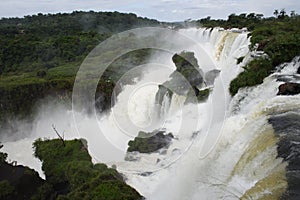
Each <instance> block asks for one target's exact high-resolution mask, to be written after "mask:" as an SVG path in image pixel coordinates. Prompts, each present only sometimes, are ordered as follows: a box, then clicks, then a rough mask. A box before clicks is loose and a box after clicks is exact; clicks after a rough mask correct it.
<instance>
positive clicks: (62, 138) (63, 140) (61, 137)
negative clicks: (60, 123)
mask: <svg viewBox="0 0 300 200" xmlns="http://www.w3.org/2000/svg"><path fill="white" fill-rule="evenodd" d="M52 128H53V130H54V131H55V133H56V135H57V136H58V137H59V139H60V140H61V141H62V143H63V145H64V147H65V146H66V144H65V139H64V133H63V136H61V135H60V134H59V132H58V131H57V130H56V128H55V126H54V124H52Z"/></svg>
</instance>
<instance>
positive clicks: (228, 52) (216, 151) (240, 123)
mask: <svg viewBox="0 0 300 200" xmlns="http://www.w3.org/2000/svg"><path fill="white" fill-rule="evenodd" d="M179 33H181V34H184V35H186V36H187V37H189V38H191V39H192V40H194V41H195V42H196V43H199V44H201V45H202V47H203V48H204V49H205V51H206V53H207V55H203V54H201V52H200V51H198V50H197V45H195V46H189V47H185V46H184V45H185V44H182V46H183V47H185V48H186V49H187V50H190V51H194V52H195V56H196V58H197V60H198V62H200V63H211V65H213V66H211V65H209V66H208V65H205V64H204V65H200V66H201V68H202V70H203V71H204V72H207V71H209V70H212V69H218V70H220V74H219V76H218V77H217V78H216V80H215V82H214V86H213V88H212V92H211V94H210V96H209V98H208V100H207V101H206V102H204V103H200V104H186V105H185V104H184V101H185V98H186V97H184V96H181V95H178V94H173V95H171V96H164V98H163V103H162V105H161V108H160V112H161V113H164V114H163V116H164V121H163V122H159V123H154V124H152V123H150V124H149V120H150V121H151V122H152V121H155V120H156V119H153V117H154V116H157V113H153V111H154V110H156V108H157V107H156V105H155V95H156V93H157V91H158V88H157V84H153V85H151V84H150V85H148V86H147V87H144V85H143V84H145V83H149V81H153V80H152V79H153V77H155V78H156V80H155V81H156V82H159V83H160V84H161V83H163V82H164V81H165V80H167V79H168V76H169V75H170V74H171V72H172V71H171V70H170V71H168V72H166V73H157V70H159V67H158V68H157V67H155V66H153V69H154V70H152V71H145V72H144V77H143V78H142V80H141V82H140V83H137V84H136V85H128V86H125V87H124V89H123V91H122V92H121V93H120V94H119V96H118V99H117V101H116V104H115V106H114V108H113V111H112V112H110V113H108V114H105V115H104V116H102V117H101V118H100V120H99V121H98V124H99V126H101V127H102V129H103V130H105V131H104V132H107V133H109V135H104V136H103V135H102V136H99V134H98V133H97V131H95V130H97V127H93V126H89V123H91V121H90V119H89V118H88V117H86V116H82V120H81V123H82V126H83V127H87V128H86V129H85V130H81V132H83V131H86V132H88V135H85V137H86V139H87V141H88V148H89V151H90V152H91V153H92V155H93V157H94V161H95V162H97V161H102V162H103V161H104V162H106V163H108V164H116V166H117V169H118V170H119V171H121V172H122V173H123V174H124V175H125V176H126V178H127V183H128V184H130V185H132V186H133V187H134V188H136V189H137V190H138V191H139V192H140V193H141V194H142V195H143V196H145V197H146V198H147V199H150V200H152V199H153V200H159V199H162V200H165V199H174V200H176V199H178V200H185V199H187V200H190V199H195V200H199V199H278V198H279V197H280V196H282V195H283V193H285V192H286V190H287V189H288V188H289V186H288V178H287V176H286V167H287V166H288V162H286V160H287V159H284V157H280V156H278V152H277V149H278V143H279V142H280V140H281V135H280V134H276V133H275V132H276V128H273V126H272V123H270V122H269V121H270V120H271V118H272V117H276V116H278V115H280V114H282V113H288V112H293V113H296V114H300V113H299V112H300V111H299V110H300V101H299V98H300V96H299V95H295V96H276V93H277V88H278V86H279V85H280V83H282V82H280V81H277V77H279V76H291V75H293V74H295V73H296V70H297V68H298V67H299V63H300V62H299V59H298V60H297V59H296V60H294V62H291V63H289V64H287V65H285V66H281V68H280V69H278V70H277V71H276V72H275V73H273V74H272V75H270V76H269V77H267V78H266V79H265V80H264V83H263V84H261V85H259V86H256V87H251V88H246V89H242V90H240V91H239V92H238V94H237V95H236V96H235V97H234V98H232V99H231V98H230V95H229V93H228V88H229V84H230V81H231V80H232V79H233V78H235V77H236V76H237V75H238V74H239V73H240V72H241V71H242V66H243V65H245V63H246V62H248V61H249V60H250V59H251V56H250V52H249V48H248V46H249V38H248V37H247V33H233V32H230V31H222V30H219V29H217V28H214V29H203V28H201V29H196V28H189V29H181V30H179ZM176 42H180V41H176ZM154 56H155V54H154ZM171 56H172V55H168V54H165V55H164V56H162V55H160V57H159V59H163V60H165V61H164V62H165V63H168V64H170V57H171ZM242 56H245V58H244V60H243V62H242V63H240V64H236V60H237V58H239V57H242ZM155 59H157V58H155V57H154V58H153V60H155ZM173 68H174V66H173ZM158 74H159V75H158ZM141 86H143V87H141ZM140 88H142V89H140ZM128 99H129V101H128ZM195 110H197V111H199V112H195ZM69 115H71V114H68V116H69ZM64 116H65V115H63V116H62V117H61V116H60V117H57V118H55V119H53V120H50V121H51V123H54V124H58V126H59V125H60V124H61V123H62V122H66V121H68V120H69V121H71V120H70V116H69V117H64ZM39 117H40V118H41V119H43V120H44V121H46V120H45V118H44V117H43V116H39ZM58 119H62V120H61V121H60V120H59V121H60V123H58V121H57V120H58ZM116 119H117V120H116ZM128 119H130V120H131V121H132V123H134V124H135V125H136V126H137V127H140V130H143V127H146V128H145V130H144V131H151V130H153V129H155V128H158V129H160V128H163V129H165V130H166V131H167V132H172V134H173V135H174V136H175V140H173V141H172V143H171V144H170V146H169V147H168V149H166V150H165V151H164V152H154V153H151V154H139V153H135V154H134V155H133V156H135V158H137V159H135V160H134V161H124V160H123V158H124V156H125V154H126V152H125V151H126V148H127V142H128V140H130V139H132V137H134V136H136V134H137V132H138V131H139V130H138V129H136V128H134V129H132V127H131V124H127V121H128ZM184 120H185V126H184V127H181V124H182V121H184ZM116 121H117V122H118V123H123V125H124V127H125V128H126V129H128V130H125V132H129V133H132V134H133V135H126V134H125V135H124V132H122V131H123V130H122V131H121V130H119V128H120V127H119V125H118V124H116ZM271 121H272V120H271ZM66 124H67V125H61V126H62V127H63V129H64V130H66V131H68V132H72V131H74V127H73V125H72V124H69V123H67V122H66ZM92 124H94V123H92ZM121 125H122V124H121ZM50 126H51V125H50ZM124 127H123V128H124ZM43 129H44V126H41V127H40V129H39V127H38V126H36V127H35V134H32V135H30V136H28V138H26V139H22V140H17V141H14V142H11V141H10V142H6V143H5V140H4V142H3V144H4V151H6V152H8V154H9V159H11V160H18V162H19V163H21V164H27V165H29V166H31V167H33V168H35V169H37V170H38V171H39V172H41V169H40V166H39V165H38V164H34V165H32V163H36V160H34V159H33V157H32V155H31V154H32V152H29V151H27V152H25V151H23V152H22V151H20V150H18V152H16V151H15V149H16V148H15V149H14V148H13V147H17V146H19V149H20V148H25V147H26V148H27V149H29V148H30V147H31V143H29V142H28V141H33V140H34V139H36V137H37V134H36V132H40V131H44V132H46V130H43ZM47 131H48V132H47V133H46V134H45V135H44V136H45V137H51V134H49V132H51V130H47ZM74 132H75V131H74ZM134 134H135V135H134ZM38 136H39V137H41V135H38ZM52 137H54V135H52ZM73 137H78V136H76V135H67V137H66V138H67V139H69V138H73ZM95 138H97V139H95ZM7 141H8V140H7ZM99 141H101V145H99ZM25 142H26V145H24V143H25ZM109 142H110V143H112V144H114V145H116V146H118V148H119V149H117V150H116V149H113V148H112V147H111V146H109V145H107V143H109ZM13 144H15V145H13ZM29 145H30V147H29ZM19 152H22V153H19ZM103 152H111V155H105V156H102V157H101V153H103ZM26 153H27V154H28V155H26V156H23V155H22V156H20V155H21V154H26ZM22 159H23V160H22ZM32 160H34V162H31V161H32Z"/></svg>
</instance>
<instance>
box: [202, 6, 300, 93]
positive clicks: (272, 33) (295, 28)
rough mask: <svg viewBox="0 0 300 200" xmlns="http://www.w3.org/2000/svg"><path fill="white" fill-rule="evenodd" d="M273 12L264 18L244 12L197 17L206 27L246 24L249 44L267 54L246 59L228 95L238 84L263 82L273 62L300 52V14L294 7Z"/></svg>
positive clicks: (236, 89)
mask: <svg viewBox="0 0 300 200" xmlns="http://www.w3.org/2000/svg"><path fill="white" fill-rule="evenodd" d="M274 15H275V17H270V18H263V15H261V14H255V13H250V14H245V13H243V14H240V15H236V14H231V15H230V16H229V17H228V19H227V20H213V19H210V18H209V17H208V18H204V19H201V20H199V21H197V22H198V23H201V24H202V25H203V26H206V27H215V26H220V27H224V28H234V27H238V28H243V27H247V28H248V30H250V31H251V33H250V34H249V35H251V47H252V48H253V47H254V45H255V44H258V48H257V50H262V51H264V52H265V53H266V54H267V55H268V56H269V58H270V60H261V59H259V60H253V61H252V62H250V63H248V65H247V66H246V67H245V71H244V72H243V73H241V74H240V75H239V76H238V77H237V78H236V79H234V80H233V81H232V83H231V84H230V93H231V95H235V94H236V93H237V91H238V89H239V88H242V87H247V86H254V85H257V84H260V83H262V81H263V79H264V78H265V77H266V76H268V75H270V73H272V71H273V70H274V69H275V67H276V66H278V65H279V64H281V63H284V62H290V61H291V60H292V59H293V58H294V57H296V56H299V55H300V16H299V15H297V14H296V13H295V11H291V14H290V16H288V15H287V13H286V11H285V10H284V9H282V10H280V11H278V10H275V11H274ZM240 61H241V60H238V63H239V62H240ZM270 64H271V66H270Z"/></svg>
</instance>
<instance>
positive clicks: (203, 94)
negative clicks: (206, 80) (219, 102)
mask: <svg viewBox="0 0 300 200" xmlns="http://www.w3.org/2000/svg"><path fill="white" fill-rule="evenodd" d="M209 93H210V90H209V89H205V90H200V91H199V93H198V95H197V100H198V101H199V102H201V101H205V100H206V99H207V98H208V96H209Z"/></svg>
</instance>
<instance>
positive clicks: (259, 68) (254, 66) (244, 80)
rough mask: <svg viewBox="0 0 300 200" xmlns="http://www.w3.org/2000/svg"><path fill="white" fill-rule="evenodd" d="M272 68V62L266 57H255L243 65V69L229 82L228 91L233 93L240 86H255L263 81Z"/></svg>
mask: <svg viewBox="0 0 300 200" xmlns="http://www.w3.org/2000/svg"><path fill="white" fill-rule="evenodd" d="M272 70H273V67H272V63H271V61H270V60H268V59H256V60H253V61H252V62H250V63H248V64H247V65H246V67H244V71H243V72H242V73H240V74H239V75H238V76H237V78H235V79H233V80H232V81H231V83H230V87H229V91H230V94H231V95H235V94H236V93H237V92H238V90H239V89H240V88H243V87H248V86H255V85H257V84H260V83H262V82H263V80H264V78H265V77H267V76H268V75H269V74H270V73H271V72H272Z"/></svg>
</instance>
